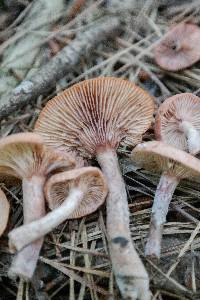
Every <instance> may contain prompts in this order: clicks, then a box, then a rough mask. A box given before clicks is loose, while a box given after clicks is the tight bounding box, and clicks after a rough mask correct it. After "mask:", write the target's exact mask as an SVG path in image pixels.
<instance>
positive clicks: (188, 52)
mask: <svg viewBox="0 0 200 300" xmlns="http://www.w3.org/2000/svg"><path fill="white" fill-rule="evenodd" d="M154 57H155V60H156V63H157V64H158V65H159V66H160V67H161V68H163V69H165V70H168V71H178V70H182V69H185V68H187V67H190V66H191V65H193V64H194V63H195V62H197V61H198V60H199V59H200V28H199V27H198V26H197V25H194V24H187V23H181V24H178V25H176V26H175V27H174V28H172V29H171V30H170V31H169V32H168V33H167V34H166V35H165V36H164V38H163V39H162V40H161V41H160V42H159V43H158V44H157V45H156V46H155V47H154Z"/></svg>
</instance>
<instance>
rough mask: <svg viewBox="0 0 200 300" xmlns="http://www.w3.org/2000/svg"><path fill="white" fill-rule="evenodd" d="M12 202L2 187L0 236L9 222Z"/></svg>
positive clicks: (0, 191) (0, 192)
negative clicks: (10, 202)
mask: <svg viewBox="0 0 200 300" xmlns="http://www.w3.org/2000/svg"><path fill="white" fill-rule="evenodd" d="M9 212H10V204H9V202H8V199H7V197H6V195H5V194H4V192H3V191H2V189H0V236H1V235H2V234H3V232H4V230H5V229H6V226H7V223H8V217H9Z"/></svg>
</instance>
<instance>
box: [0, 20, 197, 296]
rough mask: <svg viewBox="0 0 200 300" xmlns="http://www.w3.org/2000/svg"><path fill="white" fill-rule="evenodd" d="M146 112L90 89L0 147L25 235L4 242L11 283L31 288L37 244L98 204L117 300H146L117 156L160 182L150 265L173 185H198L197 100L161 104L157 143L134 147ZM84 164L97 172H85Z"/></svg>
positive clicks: (132, 93) (145, 107)
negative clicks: (126, 155)
mask: <svg viewBox="0 0 200 300" xmlns="http://www.w3.org/2000/svg"><path fill="white" fill-rule="evenodd" d="M181 25H184V26H185V24H181ZM179 26H180V25H179ZM188 26H195V25H190V24H189V25H188ZM178 29H179V30H180V28H178ZM173 30H174V29H173ZM188 30H189V29H188ZM167 39H168V40H169V34H168V35H167ZM172 44H173V43H172ZM168 45H169V44H168ZM173 45H174V44H173ZM157 47H158V48H156V49H155V52H156V51H157V52H158V51H159V49H161V48H162V47H166V43H165V41H164V40H162V41H161V42H160V45H157ZM173 47H174V46H173ZM178 47H179V48H177V49H179V50H180V48H181V45H178ZM177 49H175V48H174V50H173V51H178V50H177ZM163 63H164V62H163ZM154 110H155V105H154V99H153V97H152V96H151V95H149V94H148V93H147V92H146V91H144V90H143V89H142V88H140V87H138V86H136V85H134V84H133V83H131V82H129V81H127V80H123V79H119V78H113V77H106V78H104V77H100V78H95V79H89V80H85V81H83V82H81V83H78V84H75V85H74V86H72V87H70V88H68V89H67V90H65V91H63V92H62V93H61V94H59V95H58V96H56V97H55V98H53V99H52V100H50V101H49V102H48V103H47V105H46V106H45V107H44V109H43V110H42V111H41V113H40V115H39V118H38V120H37V122H36V125H35V128H34V133H28V132H27V133H18V134H13V135H10V136H8V137H5V138H2V139H1V140H0V176H1V180H2V181H4V182H6V183H7V184H12V185H13V184H14V181H16V180H17V181H19V180H22V187H23V214H24V225H22V226H20V227H18V228H14V229H13V230H12V231H11V232H10V233H9V234H8V237H9V247H10V251H11V252H12V253H15V252H16V256H15V257H14V259H13V262H12V265H11V267H10V269H9V274H10V276H14V275H15V276H21V277H23V278H25V279H27V280H28V279H30V278H31V277H32V275H33V273H34V270H35V268H36V264H37V260H38V257H39V253H40V249H41V247H42V244H43V239H44V236H45V234H47V233H49V232H51V231H52V230H53V229H54V228H55V227H56V226H58V225H59V224H61V223H62V222H64V221H65V220H67V219H73V218H80V217H83V216H86V215H88V214H90V213H92V212H94V211H95V210H97V209H98V208H99V207H100V206H101V205H102V204H103V203H104V201H105V199H106V209H107V222H106V224H107V234H108V245H109V251H110V258H111V262H112V270H113V273H114V275H115V279H116V283H117V285H118V287H119V290H120V293H121V295H122V298H124V299H134V300H136V299H141V300H149V299H150V291H149V277H148V273H147V271H146V269H145V267H144V265H143V263H142V261H141V259H140V257H139V255H138V253H137V251H136V250H135V247H134V244H133V241H132V239H131V232H130V229H129V208H128V201H127V194H126V189H125V184H124V181H123V178H122V175H121V172H120V168H119V163H118V158H117V149H118V147H123V148H124V147H128V148H129V149H130V147H131V148H133V147H134V148H133V150H132V152H131V155H130V158H131V160H132V162H133V164H134V165H137V166H139V167H141V168H144V169H147V170H150V171H151V172H155V173H161V177H160V181H159V184H158V187H157V190H156V193H155V198H154V202H153V207H152V214H151V222H150V230H149V235H148V238H147V243H146V246H145V255H146V256H148V257H150V258H152V259H155V258H156V259H159V257H160V253H161V241H162V231H163V225H164V223H165V222H166V215H167V212H168V208H169V204H170V201H171V199H172V196H173V193H174V190H175V189H176V187H177V185H178V184H179V182H180V180H181V179H184V178H190V179H192V180H196V181H199V178H200V160H199V159H198V158H197V157H195V155H197V154H198V153H199V151H200V121H199V116H200V98H199V97H197V96H195V95H193V94H190V93H184V94H179V95H175V96H172V97H170V98H168V99H167V100H165V102H164V103H163V104H161V106H160V107H159V109H158V111H157V115H156V119H155V136H156V139H157V140H156V141H149V142H144V143H141V142H142V135H143V134H144V133H145V132H146V131H147V130H148V129H149V127H150V126H151V124H152V121H153V114H154ZM91 158H96V160H97V162H98V164H99V166H100V168H98V167H93V166H89V162H90V159H91ZM0 200H1V201H0V207H1V218H0V233H3V231H4V229H5V227H6V223H7V220H8V215H9V204H8V201H7V199H6V196H5V195H4V193H3V191H0ZM45 200H46V203H47V205H48V207H49V208H50V210H51V211H50V212H46V210H45Z"/></svg>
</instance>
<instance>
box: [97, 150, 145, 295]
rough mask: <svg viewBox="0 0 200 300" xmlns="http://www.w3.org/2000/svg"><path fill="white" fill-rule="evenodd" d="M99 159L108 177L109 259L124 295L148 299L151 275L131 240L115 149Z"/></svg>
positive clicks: (104, 153) (100, 155) (99, 154)
mask: <svg viewBox="0 0 200 300" xmlns="http://www.w3.org/2000/svg"><path fill="white" fill-rule="evenodd" d="M97 160H98V162H99V164H100V166H101V168H102V170H103V173H104V175H105V177H106V179H107V183H108V187H109V194H108V197H107V231H108V237H109V240H108V242H109V249H110V258H111V261H112V266H113V271H114V274H115V278H116V281H117V284H118V286H119V289H120V291H121V294H122V297H123V298H124V299H130V300H136V299H141V300H148V299H150V295H149V278H148V274H147V272H146V270H145V268H144V265H143V263H142V261H141V260H140V258H139V256H138V254H137V252H136V250H135V248H134V245H133V243H132V240H131V234H130V229H129V209H128V202H127V195H126V190H125V184H124V181H123V179H122V176H121V173H120V169H119V165H118V160H117V155H116V153H115V151H112V150H105V151H104V152H101V153H98V154H97Z"/></svg>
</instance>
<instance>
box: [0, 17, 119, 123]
mask: <svg viewBox="0 0 200 300" xmlns="http://www.w3.org/2000/svg"><path fill="white" fill-rule="evenodd" d="M119 24H120V23H119V20H118V19H117V18H114V17H113V18H109V19H108V18H102V19H101V21H100V22H98V23H97V24H96V26H95V27H92V28H90V29H88V30H87V31H85V32H81V33H80V34H78V35H77V37H76V38H75V39H74V40H73V41H72V42H71V43H70V44H69V45H67V46H66V47H64V48H63V49H62V50H61V51H60V52H59V53H58V54H57V55H56V56H54V57H53V58H52V59H51V60H50V62H49V63H47V64H46V65H45V66H44V67H42V68H41V69H40V70H39V71H38V72H37V73H36V74H34V75H33V76H32V77H31V78H30V79H29V80H24V81H22V82H21V84H20V85H18V86H17V87H16V88H15V89H14V90H13V91H12V92H11V93H10V94H9V95H7V96H6V97H3V98H2V99H1V103H0V118H2V117H3V116H6V115H8V114H9V113H10V112H12V111H14V110H15V109H17V108H19V107H20V106H22V105H24V104H27V103H28V102H29V101H32V100H34V99H36V98H37V97H38V96H39V95H41V94H43V93H45V92H47V91H48V90H49V89H50V88H52V87H53V86H54V85H55V83H56V81H57V80H59V79H61V78H63V77H64V76H65V75H66V74H67V73H68V72H69V70H71V69H72V67H74V66H75V65H76V64H77V63H78V62H79V61H80V59H81V58H82V57H83V56H86V55H88V54H89V53H90V52H91V51H92V49H93V48H94V46H95V45H97V44H99V43H101V42H102V41H104V40H106V39H107V38H108V37H110V36H112V37H113V36H114V35H115V34H117V32H118V28H119Z"/></svg>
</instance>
